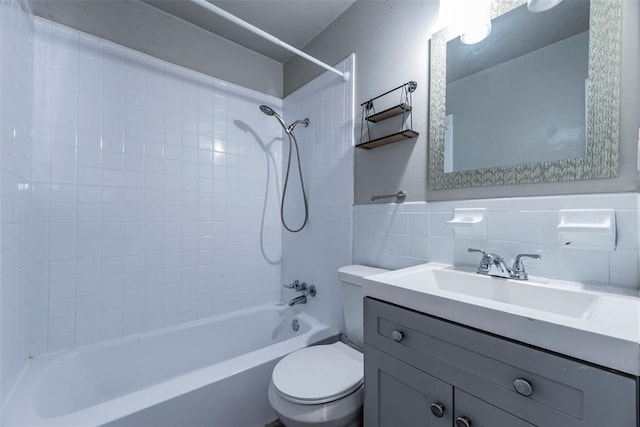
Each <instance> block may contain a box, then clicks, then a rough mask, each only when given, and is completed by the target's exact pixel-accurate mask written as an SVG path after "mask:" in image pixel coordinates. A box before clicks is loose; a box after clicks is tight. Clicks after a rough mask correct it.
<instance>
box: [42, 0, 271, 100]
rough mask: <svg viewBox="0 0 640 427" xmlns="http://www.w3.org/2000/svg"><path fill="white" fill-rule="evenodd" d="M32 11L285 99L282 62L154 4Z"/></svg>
mask: <svg viewBox="0 0 640 427" xmlns="http://www.w3.org/2000/svg"><path fill="white" fill-rule="evenodd" d="M31 6H32V8H33V12H34V14H36V15H37V16H41V17H43V18H45V19H49V20H52V21H55V22H58V23H61V24H63V25H67V26H69V27H72V28H75V29H78V30H80V31H84V32H86V33H89V34H93V35H95V36H98V37H102V38H105V39H107V40H111V41H113V42H115V43H118V44H121V45H123V46H126V47H128V48H131V49H135V50H138V51H140V52H144V53H147V54H149V55H152V56H155V57H157V58H160V59H164V60H165V61H169V62H172V63H174V64H177V65H181V66H184V67H187V68H191V69H193V70H196V71H199V72H201V73H204V74H208V75H210V76H212V77H216V78H219V79H222V80H225V81H228V82H230V83H235V84H237V85H240V86H244V87H248V88H251V89H255V90H257V91H260V92H263V93H266V94H269V95H274V96H277V97H279V98H282V95H283V91H282V64H281V63H279V62H277V61H274V60H273V59H270V58H267V57H266V56H264V55H261V54H259V53H256V52H254V51H252V50H249V49H247V48H245V47H242V46H240V45H238V44H236V43H233V42H230V41H229V40H226V39H224V38H222V37H219V36H217V35H215V34H212V33H210V32H207V31H205V30H203V29H201V28H199V27H196V26H194V25H192V24H189V23H187V22H185V21H182V20H180V19H177V18H175V17H171V16H169V15H167V14H166V13H164V12H162V11H160V10H159V9H156V8H154V7H152V6H149V5H148V4H144V3H141V2H138V1H129V0H126V1H122V0H81V1H79V0H31ZM203 13H208V12H205V11H203Z"/></svg>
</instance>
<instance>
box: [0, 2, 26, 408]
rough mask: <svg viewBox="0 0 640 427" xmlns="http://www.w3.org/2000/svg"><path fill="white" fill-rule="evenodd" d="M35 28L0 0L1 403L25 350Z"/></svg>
mask: <svg viewBox="0 0 640 427" xmlns="http://www.w3.org/2000/svg"><path fill="white" fill-rule="evenodd" d="M33 31H34V30H33V18H32V17H31V13H30V12H29V10H28V8H27V6H26V3H25V2H23V1H18V0H0V153H1V154H0V207H1V209H0V227H1V228H0V284H1V285H0V310H1V314H0V328H1V335H0V406H1V405H2V404H4V401H5V398H6V396H7V394H8V392H9V390H10V388H11V386H12V385H13V383H14V382H15V380H16V378H17V377H18V375H19V374H20V371H21V368H22V366H23V364H24V363H25V360H26V354H27V322H28V320H27V287H26V286H25V283H26V274H27V270H28V260H29V253H28V251H27V249H28V248H27V222H26V220H25V218H26V216H27V215H26V214H27V212H28V208H27V203H28V201H29V199H28V197H29V191H28V190H29V188H30V185H31V138H32V126H33V104H32V102H31V99H32V94H33V62H32V58H33Z"/></svg>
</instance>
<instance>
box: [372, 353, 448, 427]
mask: <svg viewBox="0 0 640 427" xmlns="http://www.w3.org/2000/svg"><path fill="white" fill-rule="evenodd" d="M364 366H365V378H366V380H365V381H366V384H367V386H366V387H365V390H366V391H365V407H366V408H368V410H366V411H365V413H364V425H365V426H367V427H378V426H389V427H391V426H396V427H400V426H402V427H451V426H452V425H453V421H452V420H453V413H452V411H451V409H452V403H453V387H452V386H451V385H450V384H447V383H445V382H444V381H441V380H439V379H437V378H435V377H433V376H431V375H429V374H426V373H424V372H422V371H420V370H418V369H416V368H414V367H412V366H409V365H407V364H406V363H403V362H401V361H400V360H398V359H396V358H394V357H391V356H389V355H387V354H385V353H383V352H381V351H378V350H376V349H375V348H373V347H368V346H367V347H366V348H365V362H364ZM431 405H434V407H435V409H434V410H435V414H434V413H432V411H431ZM438 410H440V411H441V412H438Z"/></svg>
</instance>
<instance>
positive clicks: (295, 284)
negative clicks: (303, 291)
mask: <svg viewBox="0 0 640 427" xmlns="http://www.w3.org/2000/svg"><path fill="white" fill-rule="evenodd" d="M282 287H283V288H287V289H295V290H298V288H299V287H300V281H299V280H294V281H293V282H292V283H289V284H288V285H282Z"/></svg>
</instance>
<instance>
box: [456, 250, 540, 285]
mask: <svg viewBox="0 0 640 427" xmlns="http://www.w3.org/2000/svg"><path fill="white" fill-rule="evenodd" d="M467 251H469V252H479V253H481V254H482V259H481V260H480V266H479V267H478V274H484V275H486V276H494V277H503V278H505V279H516V280H527V279H528V278H529V275H528V274H527V272H526V271H525V268H524V263H523V262H522V258H533V259H540V258H542V256H541V255H539V254H519V255H517V256H516V260H515V262H514V263H513V267H511V268H509V266H507V263H506V262H505V260H504V259H503V258H502V257H501V256H500V255H497V254H493V253H490V252H485V251H483V250H482V249H473V248H468V249H467Z"/></svg>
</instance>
